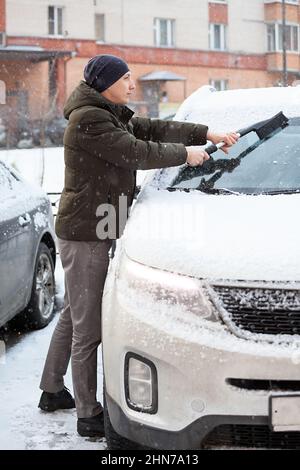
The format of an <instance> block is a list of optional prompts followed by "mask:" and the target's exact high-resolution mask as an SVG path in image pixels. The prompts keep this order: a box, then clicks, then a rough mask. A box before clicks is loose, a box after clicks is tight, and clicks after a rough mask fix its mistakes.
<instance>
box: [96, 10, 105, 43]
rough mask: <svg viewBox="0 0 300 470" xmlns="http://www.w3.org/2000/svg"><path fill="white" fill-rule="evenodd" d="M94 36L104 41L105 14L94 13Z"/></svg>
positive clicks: (97, 39)
mask: <svg viewBox="0 0 300 470" xmlns="http://www.w3.org/2000/svg"><path fill="white" fill-rule="evenodd" d="M95 38H96V41H101V42H105V15H95Z"/></svg>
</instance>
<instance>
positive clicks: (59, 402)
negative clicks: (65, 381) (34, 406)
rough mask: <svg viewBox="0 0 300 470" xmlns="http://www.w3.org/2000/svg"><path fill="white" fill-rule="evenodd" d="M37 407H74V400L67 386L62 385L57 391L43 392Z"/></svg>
mask: <svg viewBox="0 0 300 470" xmlns="http://www.w3.org/2000/svg"><path fill="white" fill-rule="evenodd" d="M39 408H41V410H43V411H56V410H69V409H71V408H75V401H74V398H73V397H72V395H71V393H70V392H69V390H68V389H67V387H64V388H63V389H62V390H61V391H60V392H57V393H49V392H43V393H42V395H41V398H40V402H39Z"/></svg>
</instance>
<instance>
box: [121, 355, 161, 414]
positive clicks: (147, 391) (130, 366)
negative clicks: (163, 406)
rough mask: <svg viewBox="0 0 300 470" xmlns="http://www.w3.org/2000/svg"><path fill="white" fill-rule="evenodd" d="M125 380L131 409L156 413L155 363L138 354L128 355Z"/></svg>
mask: <svg viewBox="0 0 300 470" xmlns="http://www.w3.org/2000/svg"><path fill="white" fill-rule="evenodd" d="M124 378H125V394H126V401H127V405H128V406H129V408H131V409H133V410H135V411H141V412H143V413H151V414H153V413H156V412H157V401H158V400H157V372H156V368H155V366H154V364H153V362H151V361H149V360H148V359H146V358H144V357H141V356H138V355H137V354H133V353H127V355H126V357H125V377H124Z"/></svg>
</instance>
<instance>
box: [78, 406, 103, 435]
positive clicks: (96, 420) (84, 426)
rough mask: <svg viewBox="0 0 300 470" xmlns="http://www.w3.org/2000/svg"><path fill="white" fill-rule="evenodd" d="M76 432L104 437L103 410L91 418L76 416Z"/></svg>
mask: <svg viewBox="0 0 300 470" xmlns="http://www.w3.org/2000/svg"><path fill="white" fill-rule="evenodd" d="M77 432H78V434H80V436H83V437H96V436H98V437H104V436H105V433H104V418H103V412H101V413H100V414H98V415H96V416H92V417H91V418H78V420H77Z"/></svg>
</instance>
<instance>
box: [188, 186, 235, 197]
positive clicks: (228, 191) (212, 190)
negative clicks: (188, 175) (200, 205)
mask: <svg viewBox="0 0 300 470" xmlns="http://www.w3.org/2000/svg"><path fill="white" fill-rule="evenodd" d="M196 190H197V191H202V192H204V193H208V194H235V195H236V196H240V195H241V194H242V193H239V192H238V191H233V190H232V189H227V188H205V189H203V188H196Z"/></svg>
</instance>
